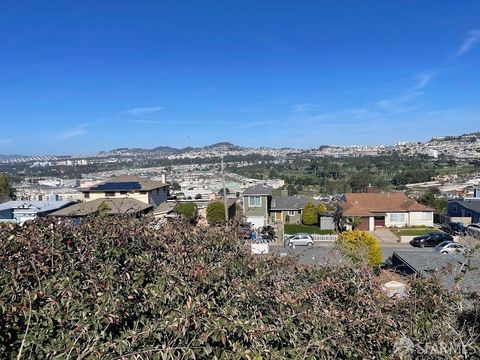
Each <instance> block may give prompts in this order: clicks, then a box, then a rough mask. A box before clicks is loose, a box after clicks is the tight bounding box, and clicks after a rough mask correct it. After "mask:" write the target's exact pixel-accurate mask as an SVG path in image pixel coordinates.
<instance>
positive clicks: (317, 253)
mask: <svg viewBox="0 0 480 360" xmlns="http://www.w3.org/2000/svg"><path fill="white" fill-rule="evenodd" d="M380 247H381V248H382V260H383V261H385V260H387V259H388V258H389V257H390V256H391V255H392V254H393V251H394V250H401V251H411V252H417V253H419V252H425V251H434V250H433V248H424V249H421V248H414V247H412V246H410V245H409V244H400V243H383V244H382V243H381V244H380ZM270 253H273V254H279V255H280V256H295V257H297V258H298V259H299V261H300V262H301V263H305V264H311V265H320V264H325V263H328V262H332V263H338V262H339V261H342V259H341V257H340V256H339V254H338V252H337V251H336V250H335V248H334V246H333V243H319V244H315V246H314V247H311V248H310V247H307V246H297V247H296V248H295V249H290V248H289V247H284V246H281V245H271V246H270Z"/></svg>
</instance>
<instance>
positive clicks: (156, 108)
mask: <svg viewBox="0 0 480 360" xmlns="http://www.w3.org/2000/svg"><path fill="white" fill-rule="evenodd" d="M162 110H163V107H161V106H153V107H138V108H133V109H130V110H125V111H122V114H130V115H140V114H152V113H155V112H158V111H162Z"/></svg>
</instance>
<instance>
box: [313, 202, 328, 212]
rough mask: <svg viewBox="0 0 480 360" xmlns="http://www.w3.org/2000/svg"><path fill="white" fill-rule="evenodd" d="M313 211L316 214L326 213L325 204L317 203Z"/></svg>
mask: <svg viewBox="0 0 480 360" xmlns="http://www.w3.org/2000/svg"><path fill="white" fill-rule="evenodd" d="M315 210H316V211H317V214H325V213H326V212H327V207H326V206H325V204H322V203H318V204H317V205H315Z"/></svg>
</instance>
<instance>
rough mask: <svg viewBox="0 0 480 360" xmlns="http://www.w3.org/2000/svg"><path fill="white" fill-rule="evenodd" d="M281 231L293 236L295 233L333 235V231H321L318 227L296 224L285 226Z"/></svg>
mask: <svg viewBox="0 0 480 360" xmlns="http://www.w3.org/2000/svg"><path fill="white" fill-rule="evenodd" d="M283 230H284V231H285V234H290V235H291V234H295V233H307V234H321V235H326V234H333V233H334V231H333V230H322V229H320V228H319V227H318V226H307V225H297V224H285V226H284V228H283Z"/></svg>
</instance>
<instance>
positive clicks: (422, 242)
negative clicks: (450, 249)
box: [410, 232, 453, 248]
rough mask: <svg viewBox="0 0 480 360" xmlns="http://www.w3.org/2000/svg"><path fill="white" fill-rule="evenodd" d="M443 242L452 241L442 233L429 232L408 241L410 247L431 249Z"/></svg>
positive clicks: (448, 235)
mask: <svg viewBox="0 0 480 360" xmlns="http://www.w3.org/2000/svg"><path fill="white" fill-rule="evenodd" d="M444 241H453V237H452V235H450V234H447V233H444V232H430V233H426V234H423V235H420V236H416V237H414V238H413V239H412V240H411V241H410V245H412V246H415V247H421V248H423V247H433V246H437V245H438V244H441V243H442V242H444Z"/></svg>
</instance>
